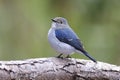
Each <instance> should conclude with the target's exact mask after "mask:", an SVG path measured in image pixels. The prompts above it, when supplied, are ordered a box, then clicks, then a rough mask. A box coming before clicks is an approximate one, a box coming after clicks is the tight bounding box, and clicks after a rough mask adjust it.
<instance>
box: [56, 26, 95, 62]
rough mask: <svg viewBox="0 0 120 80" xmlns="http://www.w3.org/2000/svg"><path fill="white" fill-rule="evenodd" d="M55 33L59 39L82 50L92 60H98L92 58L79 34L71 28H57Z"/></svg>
mask: <svg viewBox="0 0 120 80" xmlns="http://www.w3.org/2000/svg"><path fill="white" fill-rule="evenodd" d="M55 35H56V37H57V39H58V40H59V41H61V42H64V43H66V44H69V45H71V46H72V47H74V48H75V49H77V50H79V51H81V52H82V53H83V54H84V55H85V56H87V57H88V58H89V59H91V60H92V61H94V62H96V60H95V59H94V58H92V57H91V56H90V55H89V54H88V53H87V52H86V51H85V50H84V49H83V46H82V43H81V42H80V40H79V38H78V37H77V35H76V34H75V33H74V32H73V31H72V30H71V29H69V28H64V29H57V30H55Z"/></svg>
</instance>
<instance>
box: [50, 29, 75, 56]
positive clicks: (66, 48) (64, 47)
mask: <svg viewBox="0 0 120 80" xmlns="http://www.w3.org/2000/svg"><path fill="white" fill-rule="evenodd" d="M48 41H49V43H50V45H51V47H52V48H53V49H55V50H56V51H57V52H58V53H63V54H71V53H73V52H74V51H75V49H74V48H73V47H72V46H70V45H68V44H66V43H63V42H60V41H59V40H58V39H57V38H56V36H55V31H54V30H53V29H50V30H49V32H48Z"/></svg>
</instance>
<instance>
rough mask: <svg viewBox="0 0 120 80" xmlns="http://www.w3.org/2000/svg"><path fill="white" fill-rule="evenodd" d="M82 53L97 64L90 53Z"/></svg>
mask: <svg viewBox="0 0 120 80" xmlns="http://www.w3.org/2000/svg"><path fill="white" fill-rule="evenodd" d="M82 53H83V54H84V55H85V56H87V57H88V58H89V59H90V60H92V61H93V62H95V63H97V61H96V60H95V59H94V58H92V57H91V56H90V55H89V54H88V52H86V51H82Z"/></svg>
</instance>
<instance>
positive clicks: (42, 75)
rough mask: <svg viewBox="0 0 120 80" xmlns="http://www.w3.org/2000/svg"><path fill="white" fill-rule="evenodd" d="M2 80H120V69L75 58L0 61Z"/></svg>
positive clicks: (0, 77)
mask: <svg viewBox="0 0 120 80" xmlns="http://www.w3.org/2000/svg"><path fill="white" fill-rule="evenodd" d="M0 80H120V67H119V66H116V65H111V64H108V63H103V62H98V63H93V62H92V61H89V60H81V59H73V58H71V59H66V58H65V59H60V58H38V59H28V60H23V61H22V60H21V61H0Z"/></svg>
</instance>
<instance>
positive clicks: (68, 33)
mask: <svg viewBox="0 0 120 80" xmlns="http://www.w3.org/2000/svg"><path fill="white" fill-rule="evenodd" d="M55 35H56V37H57V39H58V40H59V41H61V42H64V43H66V44H69V45H71V46H72V47H74V48H75V49H77V50H80V51H81V52H83V51H84V49H83V46H82V43H81V42H80V40H79V38H78V37H77V35H76V34H75V33H74V32H73V31H72V30H71V29H69V28H64V29H57V30H55Z"/></svg>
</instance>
